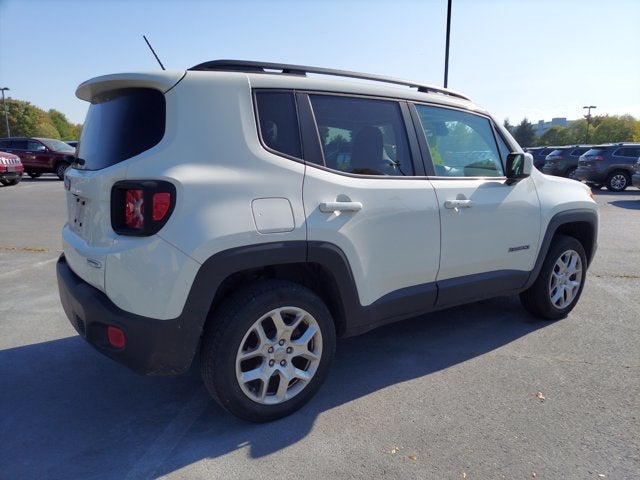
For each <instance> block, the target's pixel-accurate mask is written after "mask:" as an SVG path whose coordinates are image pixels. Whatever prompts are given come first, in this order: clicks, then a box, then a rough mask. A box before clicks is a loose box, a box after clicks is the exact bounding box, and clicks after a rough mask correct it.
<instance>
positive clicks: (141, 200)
mask: <svg viewBox="0 0 640 480" xmlns="http://www.w3.org/2000/svg"><path fill="white" fill-rule="evenodd" d="M175 203H176V189H175V187H174V186H173V185H172V184H171V183H169V182H165V181H158V180H141V181H134V180H131V181H123V182H118V183H116V184H115V185H114V186H113V188H112V189H111V227H112V228H113V230H114V231H115V232H116V233H118V234H120V235H134V236H149V235H153V234H155V233H157V232H158V231H159V230H160V229H161V228H162V227H163V226H164V224H165V223H167V220H168V219H169V217H170V216H171V212H172V211H173V208H174V207H175Z"/></svg>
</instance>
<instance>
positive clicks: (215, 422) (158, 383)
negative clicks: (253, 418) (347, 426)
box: [0, 297, 550, 479]
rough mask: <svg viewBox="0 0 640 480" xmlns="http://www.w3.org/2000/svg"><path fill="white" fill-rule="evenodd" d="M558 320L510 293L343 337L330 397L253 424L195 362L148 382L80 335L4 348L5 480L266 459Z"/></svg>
mask: <svg viewBox="0 0 640 480" xmlns="http://www.w3.org/2000/svg"><path fill="white" fill-rule="evenodd" d="M549 324H550V323H549V322H545V321H539V320H537V319H534V318H533V317H531V316H529V315H528V314H526V313H525V312H524V310H522V308H521V307H520V304H519V302H518V300H517V298H511V297H500V298H496V299H492V300H487V301H484V302H479V303H476V304H473V305H467V306H463V307H457V308H453V309H449V310H446V311H442V312H437V313H434V314H430V315H426V316H421V317H417V318H414V319H410V320H406V321H404V322H399V323H395V324H392V325H388V326H385V327H382V328H379V329H377V330H374V331H371V332H368V333H367V334H364V335H361V336H358V337H352V338H348V339H342V340H339V342H338V346H337V351H336V358H335V361H334V363H333V366H332V370H331V373H330V374H329V377H328V378H327V381H326V382H325V384H324V385H323V387H322V388H321V390H320V392H319V393H318V394H317V395H316V396H315V397H314V399H312V401H311V402H310V403H309V404H308V405H307V406H306V407H304V408H303V409H302V410H300V411H298V412H296V413H295V414H293V415H291V416H289V417H287V418H284V419H282V420H279V421H276V422H272V423H268V424H251V423H246V422H243V421H241V420H238V419H236V418H235V417H233V416H231V415H230V414H228V413H226V412H225V411H224V410H222V409H221V408H220V407H219V406H217V405H216V404H215V403H214V402H213V401H212V400H211V399H210V397H209V396H208V394H207V392H206V391H205V389H204V387H203V386H202V384H201V381H200V378H199V373H198V365H197V362H195V363H194V365H193V368H192V369H191V370H190V371H189V372H188V373H187V374H185V375H182V376H178V377H145V376H139V375H136V374H134V373H132V372H130V371H129V370H127V369H126V368H124V367H122V366H120V365H117V364H115V363H114V362H112V361H111V360H109V359H107V358H106V357H103V356H102V355H100V354H99V353H97V352H96V351H94V350H93V349H92V348H90V347H89V346H88V345H87V344H86V343H85V342H84V341H83V340H82V339H80V338H79V337H70V338H64V339H60V340H54V341H50V342H46V343H40V344H35V345H28V346H23V347H17V348H12V349H7V350H3V351H0V407H2V412H3V414H2V415H1V419H0V427H1V428H0V444H2V445H3V447H2V449H0V464H1V465H3V475H6V477H5V478H122V479H151V478H157V477H159V476H162V475H166V474H169V473H171V472H174V471H176V470H179V469H181V468H183V467H185V466H187V465H191V464H193V463H194V462H198V461H200V460H202V459H211V458H217V457H221V456H223V455H225V454H228V453H230V452H233V451H235V450H238V449H246V450H247V454H248V455H249V456H250V457H252V458H260V457H264V456H267V455H270V454H272V453H274V452H277V451H279V450H281V449H284V448H286V447H288V446H290V445H293V444H295V443H296V442H298V441H300V440H301V439H303V438H305V437H306V436H307V435H308V434H309V433H310V432H311V431H312V430H313V427H314V423H315V422H316V420H317V419H318V417H319V416H320V415H322V414H324V413H325V412H328V411H331V410H333V409H339V408H346V409H349V408H352V407H351V406H349V405H348V404H349V403H350V402H353V401H354V400H358V399H360V398H363V397H365V396H367V395H369V394H372V393H373V392H377V391H379V390H382V389H385V388H388V387H392V386H394V385H397V384H399V383H402V382H405V381H409V380H413V379H417V378H424V377H428V376H429V375H432V374H433V373H435V372H438V371H441V370H444V369H447V368H449V367H451V366H454V365H458V364H461V363H463V362H466V361H469V360H471V359H473V358H475V357H478V356H481V355H485V354H487V353H488V352H491V351H493V350H496V349H499V348H501V347H503V346H504V345H507V344H509V343H511V342H513V341H515V340H517V339H519V338H521V337H523V336H526V335H528V334H530V333H532V332H534V331H536V330H537V329H540V328H543V327H545V326H547V325H549ZM416 414H418V415H423V414H428V412H420V413H417V412H416ZM36 452H37V454H36ZM114 459H115V460H114Z"/></svg>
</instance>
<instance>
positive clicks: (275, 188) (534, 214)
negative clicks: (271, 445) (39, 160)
mask: <svg viewBox="0 0 640 480" xmlns="http://www.w3.org/2000/svg"><path fill="white" fill-rule="evenodd" d="M362 80H365V81H362ZM77 95H78V97H79V98H81V99H84V100H86V101H88V102H90V103H91V105H90V107H89V111H88V114H87V118H86V121H85V124H84V128H83V130H82V136H81V138H80V143H79V146H78V158H77V160H76V163H75V164H74V165H73V168H71V169H69V170H68V171H67V173H66V177H65V187H66V189H67V191H68V193H67V200H68V222H67V224H66V225H65V227H64V229H63V241H64V253H63V255H62V256H61V257H60V259H59V261H58V266H57V272H58V285H59V291H60V298H61V301H62V305H63V307H64V310H65V312H66V314H67V316H68V317H69V319H70V321H71V323H72V324H73V326H74V327H75V329H76V330H77V331H78V333H79V334H80V335H82V336H83V337H84V338H85V339H86V340H87V341H88V342H89V343H90V344H92V345H93V346H94V347H95V348H96V349H98V350H99V351H101V352H102V353H104V354H105V355H107V356H109V357H111V358H112V359H114V360H116V361H118V362H121V363H123V364H125V365H127V366H128V367H130V368H132V369H133V370H135V371H138V372H141V373H145V374H177V373H181V372H184V371H186V370H187V369H189V368H190V366H191V363H192V361H193V359H194V356H195V354H196V352H198V351H199V352H200V356H201V371H202V377H203V379H204V383H205V384H206V386H207V388H208V390H209V391H210V393H211V395H212V396H213V397H214V398H215V399H216V400H217V401H218V402H219V403H220V404H221V405H222V406H223V407H224V408H226V409H227V410H228V411H230V412H231V413H233V414H235V415H237V416H239V417H241V418H244V419H247V420H250V421H268V420H273V419H276V418H279V417H282V416H285V415H288V414H290V413H292V412H294V411H295V410H297V409H299V408H300V407H301V406H302V405H304V404H305V403H306V402H307V401H308V400H309V399H310V398H311V397H312V396H313V394H314V393H315V392H316V391H317V390H318V388H319V387H320V385H321V384H322V382H323V380H324V379H325V377H326V375H327V372H328V369H329V365H330V363H331V360H332V358H333V354H334V349H335V343H336V337H344V336H348V335H353V334H357V333H361V332H365V331H367V330H370V329H372V328H375V327H378V326H380V325H383V324H386V323H389V322H394V321H397V320H402V319H405V318H409V317H415V316H417V315H422V314H425V313H427V312H431V311H434V310H439V309H443V308H446V307H450V306H453V305H458V304H462V303H468V302H474V301H478V300H481V299H485V298H490V297H493V296H498V295H506V294H520V298H521V299H522V303H523V305H524V307H525V308H526V309H527V310H528V311H529V312H531V313H532V314H534V315H536V316H539V317H542V318H547V319H558V318H561V317H564V316H566V315H567V314H568V313H569V312H570V311H571V309H573V307H574V306H575V305H576V302H577V301H578V298H579V297H580V293H581V292H582V288H583V286H584V282H585V275H586V272H587V267H588V266H589V264H590V262H591V260H592V258H593V256H594V254H595V251H596V244H597V229H598V211H597V207H596V204H595V202H594V201H593V199H592V197H591V195H590V190H589V188H588V187H586V186H584V185H582V184H580V183H578V182H575V181H573V180H567V179H563V178H554V177H547V176H545V175H543V174H541V173H540V172H539V171H537V170H535V169H533V168H532V157H531V155H529V154H525V153H523V152H522V150H521V148H520V147H519V146H518V144H517V143H516V142H515V141H514V139H513V138H512V137H511V136H510V135H509V133H508V132H507V131H506V130H505V129H504V128H503V127H502V126H501V125H500V124H499V123H497V122H495V121H494V120H493V119H492V118H491V117H490V116H489V115H488V114H487V113H486V112H485V111H483V110H482V109H480V108H479V107H478V106H476V105H475V104H473V103H472V102H471V101H470V100H469V99H468V98H466V97H465V96H463V95H460V94H458V93H455V92H452V91H449V90H445V89H441V88H436V87H431V86H427V85H421V84H419V83H414V82H407V81H403V80H399V79H395V78H388V77H381V76H376V75H366V74H360V73H355V72H348V71H338V70H330V69H323V68H315V67H305V66H299V65H280V64H272V63H258V62H246V61H213V62H207V63H203V64H201V65H198V66H195V67H193V68H190V69H189V70H187V71H159V72H154V73H127V74H118V75H108V76H103V77H99V78H95V79H92V80H89V81H87V82H85V83H83V84H82V85H80V86H79V87H78V90H77Z"/></svg>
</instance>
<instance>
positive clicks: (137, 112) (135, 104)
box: [78, 88, 166, 170]
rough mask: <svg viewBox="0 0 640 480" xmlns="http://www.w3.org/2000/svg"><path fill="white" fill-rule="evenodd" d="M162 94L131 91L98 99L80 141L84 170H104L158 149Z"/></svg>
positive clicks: (162, 118)
mask: <svg viewBox="0 0 640 480" xmlns="http://www.w3.org/2000/svg"><path fill="white" fill-rule="evenodd" d="M165 117H166V106H165V99H164V95H163V94H162V92H159V91H158V90H152V89H148V88H128V89H122V90H115V91H110V92H106V93H104V94H101V95H98V96H97V97H95V98H94V99H93V101H92V103H91V106H90V107H89V111H88V113H87V118H86V119H85V122H84V126H83V128H82V135H81V137H80V145H79V147H80V150H79V152H78V156H79V157H80V158H82V159H83V160H84V161H85V164H84V167H83V168H84V169H85V170H101V169H103V168H107V167H110V166H112V165H115V164H117V163H119V162H122V161H124V160H126V159H128V158H131V157H134V156H136V155H138V154H140V153H142V152H144V151H146V150H148V149H150V148H151V147H153V146H155V145H157V144H158V143H159V142H160V140H162V137H163V136H164V131H165Z"/></svg>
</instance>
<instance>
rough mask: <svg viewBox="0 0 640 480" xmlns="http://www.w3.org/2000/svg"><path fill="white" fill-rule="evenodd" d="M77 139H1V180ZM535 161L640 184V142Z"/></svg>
mask: <svg viewBox="0 0 640 480" xmlns="http://www.w3.org/2000/svg"><path fill="white" fill-rule="evenodd" d="M76 145H77V142H76V141H69V142H63V141H61V140H55V139H52V138H32V137H12V138H2V139H0V183H1V184H2V185H15V184H17V183H18V182H20V180H21V179H22V176H23V174H24V173H26V174H27V175H29V176H30V177H32V178H37V177H39V176H40V175H42V174H43V173H55V174H56V175H57V176H58V178H60V180H62V179H63V178H64V172H65V171H66V170H67V168H69V166H70V165H71V164H72V163H73V161H74V158H75V147H76ZM525 151H527V152H529V153H531V154H532V155H533V164H534V165H535V167H536V168H538V170H541V171H542V172H543V173H546V174H547V175H555V176H559V177H567V178H572V179H574V180H580V181H584V182H585V183H586V184H587V185H589V186H590V187H591V188H595V189H599V188H602V187H603V186H604V187H607V189H608V190H610V191H612V192H621V191H623V190H625V189H626V188H627V187H628V186H630V185H634V186H636V187H638V188H640V143H616V144H607V145H571V146H562V147H530V148H525Z"/></svg>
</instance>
